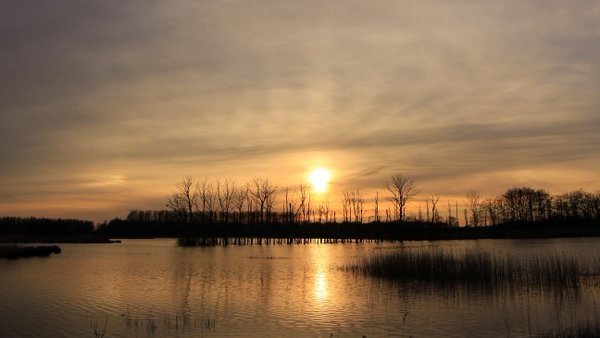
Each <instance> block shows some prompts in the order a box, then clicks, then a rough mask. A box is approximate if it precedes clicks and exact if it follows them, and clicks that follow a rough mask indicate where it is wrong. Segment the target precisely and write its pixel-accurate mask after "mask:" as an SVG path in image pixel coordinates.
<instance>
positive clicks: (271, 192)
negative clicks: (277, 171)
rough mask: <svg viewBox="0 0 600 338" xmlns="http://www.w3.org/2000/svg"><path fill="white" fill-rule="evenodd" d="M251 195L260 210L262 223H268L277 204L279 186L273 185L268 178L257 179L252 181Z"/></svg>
mask: <svg viewBox="0 0 600 338" xmlns="http://www.w3.org/2000/svg"><path fill="white" fill-rule="evenodd" d="M250 194H251V195H252V197H253V198H254V201H255V203H256V204H257V205H258V207H259V208H260V214H259V220H260V223H264V222H265V221H267V222H268V221H269V219H270V213H271V210H272V208H273V204H274V203H275V197H276V196H277V186H276V185H273V184H272V183H271V182H270V181H269V179H267V178H260V177H257V178H255V179H253V180H252V188H251V190H250ZM265 212H266V213H265Z"/></svg>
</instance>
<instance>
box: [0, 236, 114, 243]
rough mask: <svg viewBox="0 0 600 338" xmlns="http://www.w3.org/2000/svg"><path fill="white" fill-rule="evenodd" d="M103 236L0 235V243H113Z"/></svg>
mask: <svg viewBox="0 0 600 338" xmlns="http://www.w3.org/2000/svg"><path fill="white" fill-rule="evenodd" d="M115 242H118V241H114V240H111V239H110V238H108V237H106V236H103V235H20V234H10V235H0V243H115Z"/></svg>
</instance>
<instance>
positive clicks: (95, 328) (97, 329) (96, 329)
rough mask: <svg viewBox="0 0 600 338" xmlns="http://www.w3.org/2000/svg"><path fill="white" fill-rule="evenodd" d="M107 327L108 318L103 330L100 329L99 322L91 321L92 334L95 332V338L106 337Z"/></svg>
mask: <svg viewBox="0 0 600 338" xmlns="http://www.w3.org/2000/svg"><path fill="white" fill-rule="evenodd" d="M107 325H108V318H106V321H104V326H103V327H102V328H100V327H99V326H98V322H97V321H91V320H90V326H91V327H92V332H94V337H96V338H103V337H104V335H106V326H107Z"/></svg>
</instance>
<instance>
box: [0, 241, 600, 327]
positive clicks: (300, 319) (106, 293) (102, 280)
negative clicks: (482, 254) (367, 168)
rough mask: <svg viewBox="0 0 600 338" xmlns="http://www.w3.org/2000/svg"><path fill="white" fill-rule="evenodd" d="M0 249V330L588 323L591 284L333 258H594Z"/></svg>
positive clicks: (512, 244)
mask: <svg viewBox="0 0 600 338" xmlns="http://www.w3.org/2000/svg"><path fill="white" fill-rule="evenodd" d="M61 247H62V249H63V252H62V253H61V254H60V255H53V256H51V257H49V258H31V259H21V260H17V261H8V260H1V261H0V272H1V274H0V299H1V300H2V306H1V307H0V336H2V337H17V336H19V337H39V336H45V337H93V331H92V328H91V324H97V325H98V326H99V328H102V327H103V326H104V323H105V322H106V321H108V322H107V326H106V327H107V333H106V337H135V336H137V337H146V336H148V337H152V336H155V337H160V336H173V337H175V336H184V337H185V336H189V337H192V336H194V337H195V336H291V335H293V336H321V337H330V335H333V336H334V337H337V336H340V337H341V336H365V335H366V336H369V337H382V336H403V335H405V336H409V335H419V336H432V337H433V336H440V335H443V336H456V337H464V336H507V335H510V336H528V335H535V334H538V333H543V332H548V331H550V330H552V329H557V328H561V327H569V326H573V325H578V324H580V323H585V322H586V321H589V322H591V323H596V324H597V323H600V315H599V312H600V307H599V305H600V292H599V288H598V286H597V285H587V286H586V285H584V286H583V287H582V288H580V289H579V290H566V291H565V292H552V291H548V290H537V291H536V290H533V291H527V292H524V291H522V290H500V291H495V292H490V291H485V290H469V289H468V288H452V289H450V290H448V289H440V288H436V287H434V286H428V285H419V284H411V285H399V284H397V283H392V282H387V281H383V280H377V279H374V278H372V277H366V276H362V275H356V274H352V273H350V272H348V271H345V270H344V269H343V267H345V266H348V265H350V264H353V263H356V262H357V261H360V260H361V259H362V258H364V257H367V256H368V255H371V254H373V253H382V252H392V251H393V250H401V249H407V248H409V249H413V250H428V249H429V248H430V247H441V248H444V249H445V250H458V251H460V250H467V249H477V250H484V251H490V252H493V253H496V254H507V253H510V254H514V255H522V256H523V257H526V256H527V255H532V254H533V255H546V254H559V255H561V256H564V257H574V258H576V259H578V260H580V261H581V262H582V263H586V264H587V263H588V262H590V261H593V262H597V261H598V259H599V257H600V239H596V238H574V239H550V240H473V241H438V242H405V243H360V244H355V243H346V244H308V245H263V246H258V245H253V246H227V247H204V248H201V247H197V248H181V247H177V246H176V241H175V240H172V239H158V240H124V241H123V243H122V244H112V245H106V244H63V245H61Z"/></svg>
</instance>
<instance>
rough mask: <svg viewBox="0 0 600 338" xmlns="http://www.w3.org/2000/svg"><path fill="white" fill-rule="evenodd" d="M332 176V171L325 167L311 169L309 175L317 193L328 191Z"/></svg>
mask: <svg viewBox="0 0 600 338" xmlns="http://www.w3.org/2000/svg"><path fill="white" fill-rule="evenodd" d="M330 178H331V173H330V172H329V170H327V169H325V168H317V169H315V170H313V171H311V172H310V175H309V176H308V180H309V182H310V185H311V186H312V190H313V191H314V192H316V193H321V192H325V191H327V185H328V183H329V179H330Z"/></svg>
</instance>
